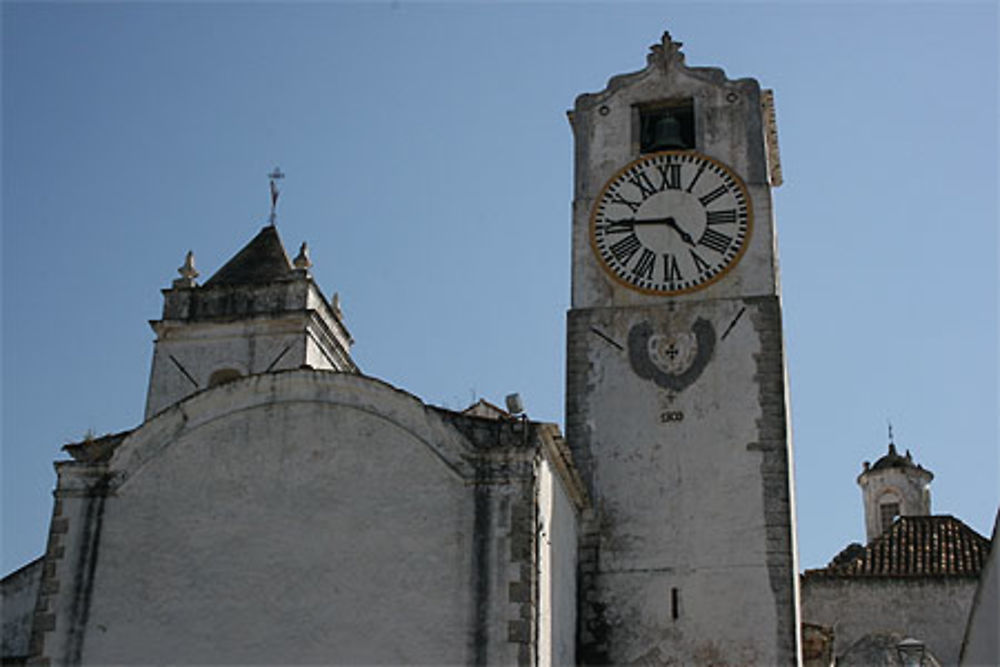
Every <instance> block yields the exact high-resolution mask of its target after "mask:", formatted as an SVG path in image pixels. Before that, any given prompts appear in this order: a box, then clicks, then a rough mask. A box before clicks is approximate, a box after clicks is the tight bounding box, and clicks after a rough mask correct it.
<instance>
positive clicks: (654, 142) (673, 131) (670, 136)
mask: <svg viewBox="0 0 1000 667" xmlns="http://www.w3.org/2000/svg"><path fill="white" fill-rule="evenodd" d="M650 135H651V136H650V138H649V139H650V140H649V142H648V146H647V148H646V150H648V151H667V150H672V149H677V148H687V144H686V143H685V141H684V137H683V136H681V123H680V121H679V120H677V119H676V118H674V117H673V116H671V115H669V114H664V115H663V116H660V117H659V118H657V119H656V122H655V123H654V124H653V128H652V131H651V132H650Z"/></svg>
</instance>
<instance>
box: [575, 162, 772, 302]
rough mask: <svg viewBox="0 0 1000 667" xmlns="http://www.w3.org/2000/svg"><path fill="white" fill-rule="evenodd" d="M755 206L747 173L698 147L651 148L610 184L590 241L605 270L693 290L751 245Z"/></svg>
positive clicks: (667, 290)
mask: <svg viewBox="0 0 1000 667" xmlns="http://www.w3.org/2000/svg"><path fill="white" fill-rule="evenodd" d="M752 229H753V210H752V206H751V204H750V197H749V195H748V194H747V189H746V186H745V185H744V184H743V181H741V180H740V178H739V176H737V175H736V174H735V173H733V172H732V170H730V169H729V168H728V167H727V166H726V165H724V164H722V163H721V162H719V161H718V160H715V159H713V158H710V157H707V156H705V155H701V154H699V153H695V152H692V151H664V152H661V153H650V154H648V155H643V156H641V157H640V158H638V159H636V160H634V161H632V162H631V163H629V164H628V165H626V166H625V167H624V168H622V169H621V170H620V171H619V172H618V173H617V174H615V175H614V176H613V177H612V178H611V180H609V181H608V183H607V184H606V185H605V186H604V188H603V189H602V190H601V192H600V194H599V195H598V197H597V201H596V203H595V204H594V210H593V213H592V214H591V217H590V240H591V244H592V245H593V248H594V252H595V253H596V254H597V257H598V260H599V262H600V264H601V266H602V267H603V268H604V269H605V271H606V272H607V273H608V274H610V275H611V276H612V277H613V278H614V279H615V280H616V281H617V282H619V283H621V284H623V285H625V286H626V287H629V288H631V289H634V290H638V291H640V292H646V293H649V294H662V295H668V296H669V295H674V294H683V293H685V292H692V291H694V290H697V289H701V288H703V287H706V286H708V285H710V284H712V283H714V282H716V281H717V280H719V279H720V278H722V277H723V276H724V275H725V274H726V273H727V272H728V271H729V270H730V269H731V268H732V267H733V266H735V265H736V263H737V262H738V261H739V259H740V257H742V256H743V252H744V251H745V250H746V246H747V242H748V241H749V239H750V233H751V230H752Z"/></svg>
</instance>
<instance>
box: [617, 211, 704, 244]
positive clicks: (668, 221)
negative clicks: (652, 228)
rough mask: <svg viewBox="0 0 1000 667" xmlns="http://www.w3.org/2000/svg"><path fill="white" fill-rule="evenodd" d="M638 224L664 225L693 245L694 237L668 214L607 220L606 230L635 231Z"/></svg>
mask: <svg viewBox="0 0 1000 667" xmlns="http://www.w3.org/2000/svg"><path fill="white" fill-rule="evenodd" d="M638 225H666V226H667V227H669V228H671V229H673V230H674V231H675V232H677V235H678V236H680V237H681V240H682V241H684V243H687V244H688V245H690V246H693V245H695V242H694V239H693V238H691V235H690V234H688V233H687V232H686V231H684V230H683V229H681V227H680V225H678V224H677V221H676V220H674V219H673V218H671V217H669V216H668V217H665V218H644V219H641V220H637V219H635V218H622V219H621V220H609V221H608V226H607V232H608V233H611V234H613V233H616V232H631V231H635V228H636V227H637V226H638Z"/></svg>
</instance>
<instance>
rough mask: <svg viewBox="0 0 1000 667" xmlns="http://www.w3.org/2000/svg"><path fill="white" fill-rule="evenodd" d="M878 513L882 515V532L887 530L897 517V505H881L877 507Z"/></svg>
mask: <svg viewBox="0 0 1000 667" xmlns="http://www.w3.org/2000/svg"><path fill="white" fill-rule="evenodd" d="M879 512H880V513H881V515H882V532H883V533H884V532H885V531H887V530H889V526H891V525H892V522H893V521H895V520H896V517H897V516H899V503H882V504H881V505H879Z"/></svg>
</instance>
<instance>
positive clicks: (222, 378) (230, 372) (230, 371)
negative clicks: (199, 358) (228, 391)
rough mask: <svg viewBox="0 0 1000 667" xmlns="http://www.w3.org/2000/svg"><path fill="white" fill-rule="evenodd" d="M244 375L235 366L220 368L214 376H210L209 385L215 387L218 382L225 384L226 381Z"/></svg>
mask: <svg viewBox="0 0 1000 667" xmlns="http://www.w3.org/2000/svg"><path fill="white" fill-rule="evenodd" d="M241 377H243V374H242V373H240V372H239V371H238V370H236V369H235V368H220V369H219V370H217V371H214V372H213V373H212V376H211V377H210V378H208V386H209V387H214V386H215V385H217V384H223V383H225V382H232V381H233V380H238V379H239V378H241Z"/></svg>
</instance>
